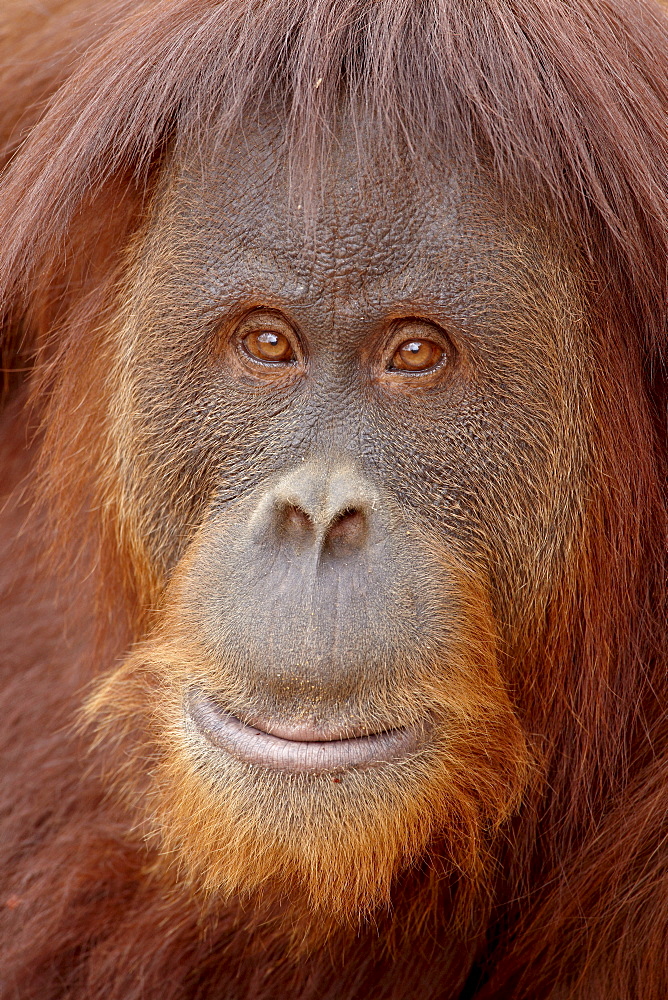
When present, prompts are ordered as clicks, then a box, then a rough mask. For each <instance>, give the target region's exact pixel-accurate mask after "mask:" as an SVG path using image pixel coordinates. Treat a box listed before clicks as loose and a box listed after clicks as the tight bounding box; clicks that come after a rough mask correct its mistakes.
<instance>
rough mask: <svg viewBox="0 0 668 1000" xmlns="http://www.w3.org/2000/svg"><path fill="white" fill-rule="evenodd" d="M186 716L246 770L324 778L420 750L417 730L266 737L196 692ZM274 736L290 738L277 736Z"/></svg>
mask: <svg viewBox="0 0 668 1000" xmlns="http://www.w3.org/2000/svg"><path fill="white" fill-rule="evenodd" d="M186 713H187V716H188V717H189V719H190V720H191V722H192V724H193V725H194V726H195V729H196V730H197V731H198V733H199V734H200V735H201V736H203V737H204V739H206V740H207V742H208V743H209V744H211V745H212V746H214V747H216V748H217V749H220V750H224V751H226V752H227V753H228V754H229V755H230V756H232V757H235V758H236V759H237V760H240V761H243V762H245V763H248V764H255V765H256V766H259V767H265V768H269V769H271V770H274V771H288V772H290V773H293V774H324V773H327V772H331V771H334V772H337V771H346V770H349V769H352V768H355V769H361V768H367V767H373V766H374V765H378V764H387V763H390V762H392V761H398V760H402V759H403V758H405V757H407V756H409V755H410V754H412V753H415V751H416V750H418V749H419V746H420V743H421V742H422V739H421V737H422V736H423V733H422V727H420V726H417V725H414V726H403V727H400V728H397V729H387V730H384V731H383V732H378V733H369V734H367V735H360V736H352V737H350V736H346V737H343V738H337V737H336V735H332V736H331V737H330V736H329V735H328V736H327V737H326V738H318V737H317V734H316V732H315V730H314V729H313V727H309V726H301V727H300V726H290V727H285V726H284V727H278V726H272V727H271V728H272V729H274V732H267V731H265V730H264V729H259V728H257V727H256V726H250V725H247V724H246V723H245V722H242V721H241V719H238V718H237V717H236V716H234V715H232V714H231V713H230V712H226V711H225V710H224V709H222V708H221V707H220V706H219V705H217V704H216V702H215V701H214V700H213V698H211V697H209V696H208V695H206V694H204V693H203V692H202V691H199V690H192V691H190V692H189V694H188V697H187V699H186ZM276 730H279V731H282V732H286V731H288V732H289V733H290V736H289V737H288V738H286V737H285V736H282V735H276ZM314 737H315V738H314Z"/></svg>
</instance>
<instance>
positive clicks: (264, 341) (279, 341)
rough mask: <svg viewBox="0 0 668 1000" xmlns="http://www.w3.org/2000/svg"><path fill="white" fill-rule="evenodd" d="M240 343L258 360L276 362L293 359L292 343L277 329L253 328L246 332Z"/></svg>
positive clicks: (283, 362) (282, 362) (286, 361)
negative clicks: (250, 331)
mask: <svg viewBox="0 0 668 1000" xmlns="http://www.w3.org/2000/svg"><path fill="white" fill-rule="evenodd" d="M242 343H243V345H244V348H245V350H246V352H247V353H248V354H250V356H251V357H252V358H257V360H258V361H269V362H272V361H273V362H275V363H278V364H289V363H290V362H291V361H294V351H293V350H292V345H291V344H290V341H289V340H288V338H287V337H286V336H285V334H284V333H281V332H280V331H279V330H253V331H252V333H248V334H246V336H245V337H244V338H243V340H242Z"/></svg>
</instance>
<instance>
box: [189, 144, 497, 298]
mask: <svg viewBox="0 0 668 1000" xmlns="http://www.w3.org/2000/svg"><path fill="white" fill-rule="evenodd" d="M175 167H176V174H177V177H176V180H175V186H174V188H173V189H172V190H173V193H174V195H175V196H176V201H177V203H178V205H179V209H178V216H179V222H180V224H181V225H183V226H184V227H185V228H192V227H195V228H196V229H197V231H198V233H199V235H200V237H202V236H204V237H205V239H207V240H213V241H214V244H215V245H216V246H217V247H218V249H219V251H222V250H224V244H226V245H229V246H232V247H233V248H234V251H235V253H236V254H241V255H244V256H249V257H256V255H257V254H258V253H261V254H262V255H264V256H271V257H274V258H275V259H276V261H277V262H279V263H280V266H281V268H282V269H284V270H286V271H290V272H292V273H293V274H294V275H295V277H297V276H300V277H302V278H304V279H306V278H308V279H309V280H311V281H312V280H313V279H314V278H315V276H316V275H318V274H319V275H322V277H323V279H324V280H326V281H327V282H328V283H329V285H330V287H331V282H332V281H333V280H339V281H341V282H342V283H344V284H345V283H346V280H347V281H350V282H352V283H354V282H355V281H359V280H360V278H362V277H365V278H366V279H367V280H373V278H374V276H379V275H388V274H391V273H393V272H397V271H403V270H404V269H405V268H406V265H407V264H408V263H409V262H410V261H411V260H413V259H414V258H415V256H416V254H417V255H420V254H422V255H423V259H425V257H426V256H428V251H429V250H431V252H432V253H433V252H434V251H436V252H437V253H438V254H439V256H440V255H442V254H443V253H445V252H447V251H448V249H449V248H451V247H452V245H453V243H454V242H455V241H457V240H460V239H461V236H462V234H463V233H464V232H465V231H466V229H469V230H470V229H471V227H472V226H473V224H474V222H476V221H477V224H478V228H480V229H484V228H485V227H484V221H483V219H482V218H481V213H480V212H478V214H477V216H476V212H475V206H474V202H476V201H478V199H477V198H476V195H475V193H474V192H473V189H470V190H468V191H465V190H464V189H463V185H462V182H461V180H460V178H459V177H458V176H457V175H456V173H455V172H454V171H451V170H448V169H445V170H442V171H440V172H439V175H438V176H434V177H431V178H426V177H424V176H421V177H416V176H415V174H414V173H413V172H412V171H411V167H410V163H406V164H401V163H393V164H392V165H391V166H390V165H389V164H384V163H383V159H382V150H381V151H379V156H378V160H377V163H376V164H375V165H371V164H369V163H368V162H363V161H361V159H360V156H359V155H358V153H357V149H356V145H355V142H354V139H353V138H352V137H346V136H343V137H341V139H339V140H337V141H336V142H332V145H331V148H330V151H329V156H328V159H327V162H326V163H325V165H324V166H323V168H322V170H321V171H320V173H319V174H318V177H317V181H316V190H315V191H313V192H312V193H311V197H310V199H309V196H308V195H306V197H305V196H304V194H303V190H302V182H301V179H300V178H299V177H297V178H295V177H291V176H290V168H289V166H288V163H287V157H286V155H285V150H284V147H283V144H282V141H281V136H280V134H279V133H277V132H276V130H274V129H265V130H261V129H259V128H255V129H253V130H248V131H246V132H245V134H244V135H243V136H240V137H239V138H238V139H237V141H236V142H235V143H234V144H233V145H232V146H231V147H228V148H226V149H224V150H220V149H216V146H215V143H210V144H209V145H208V146H207V144H203V145H202V146H200V147H198V149H197V150H196V151H192V150H191V151H190V152H189V153H187V154H186V155H185V156H183V158H182V159H181V161H180V162H178V163H177V164H175ZM485 214H486V215H487V216H488V217H489V218H488V225H487V229H488V231H489V230H490V229H491V223H492V216H491V215H490V213H489V212H488V211H487V212H485ZM489 234H490V236H491V232H490V233H489ZM497 235H500V234H497Z"/></svg>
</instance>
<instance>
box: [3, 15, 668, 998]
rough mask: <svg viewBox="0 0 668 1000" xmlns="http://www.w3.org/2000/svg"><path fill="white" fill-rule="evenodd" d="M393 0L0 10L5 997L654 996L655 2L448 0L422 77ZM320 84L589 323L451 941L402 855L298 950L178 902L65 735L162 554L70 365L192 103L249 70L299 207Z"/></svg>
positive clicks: (663, 667)
mask: <svg viewBox="0 0 668 1000" xmlns="http://www.w3.org/2000/svg"><path fill="white" fill-rule="evenodd" d="M414 6H415V5H414V4H413V3H412V2H410V0H394V2H392V0H381V2H379V3H377V4H369V3H366V2H362V0H347V2H345V3H341V4H333V3H331V2H326V0H311V2H306V0H304V2H303V3H295V2H294V0H290V2H289V0H285V2H278V0H272V2H269V0H268V2H265V3H259V4H257V5H256V7H255V8H254V13H252V14H250V15H248V19H244V16H242V13H241V8H240V6H239V7H238V6H237V5H235V4H233V3H224V4H221V5H218V6H217V5H216V4H214V3H212V2H201V0H174V2H162V3H160V2H156V0H150V2H143V3H135V2H133V3H128V2H124V0H109V2H106V3H103V2H100V3H95V4H92V5H91V4H89V3H86V2H84V0H61V2H57V0H50V2H49V3H47V4H44V5H42V4H35V5H32V4H30V3H23V2H19V3H10V4H9V5H8V6H7V7H6V9H5V10H4V11H3V13H2V14H0V25H2V28H3V35H2V38H1V39H0V46H1V48H0V51H1V52H2V67H3V68H2V69H1V70H0V94H1V95H2V101H1V102H0V103H1V104H2V110H1V111H0V135H1V137H2V142H3V148H4V151H5V154H4V155H5V158H6V160H7V161H8V164H7V167H6V173H5V175H4V177H3V181H2V189H1V201H0V232H2V233H3V238H2V245H1V246H0V275H1V276H2V277H1V282H2V284H1V288H2V305H3V312H4V316H5V330H6V333H5V334H4V335H3V338H4V339H3V357H4V365H3V370H4V372H5V382H6V398H7V402H6V405H5V409H4V411H3V414H2V418H1V420H2V423H1V425H0V448H1V455H2V469H3V473H2V477H3V481H2V489H3V493H4V494H5V495H6V500H3V507H2V514H1V519H2V520H1V522H0V523H1V530H2V535H3V538H4V539H5V541H6V543H7V553H6V558H5V560H4V565H3V568H2V575H1V577H0V585H1V588H2V589H1V591H0V608H2V628H1V634H2V645H3V653H2V656H3V659H2V671H3V693H2V718H3V727H2V728H3V737H2V740H3V756H2V777H1V778H0V782H1V785H0V816H1V822H2V833H1V842H0V872H1V873H2V874H1V875H0V892H2V894H3V895H2V897H1V898H0V907H2V910H1V912H0V927H1V928H2V930H1V934H2V938H1V940H2V955H1V958H0V994H1V995H2V996H3V997H4V996H7V997H16V998H28V997H34V998H40V1000H50V998H53V1000H55V998H64V997H73V998H74V997H76V998H82V1000H83V998H87V1000H98V998H99V1000H102V998H104V1000H114V998H117V1000H140V998H145V1000H153V998H158V997H159V998H161V1000H177V998H185V997H189V998H190V997H192V998H196V997H201V998H207V1000H213V998H216V997H219V998H221V1000H223V998H225V1000H227V998H234V997H239V998H242V997H243V998H249V1000H250V998H254V1000H255V998H256V1000H271V998H278V997H286V996H290V997H295V998H302V1000H307V998H308V1000H311V998H313V1000H314V998H316V997H318V998H330V1000H352V998H356V997H379V998H380V997H388V998H389V997H393V998H408V997H412V996H415V997H420V998H423V1000H427V998H429V997H434V998H435V997H453V998H455V997H459V996H462V997H463V996H471V997H472V996H475V997H476V1000H483V998H489V1000H491V998H497V1000H500V998H505V997H511V996H512V997H518V998H519V997H526V998H527V1000H529V998H531V1000H538V998H541V997H544V998H547V997H552V998H553V1000H562V998H564V997H569V998H573V1000H575V998H578V1000H585V998H592V997H595V998H597V1000H631V998H635V997H642V998H643V1000H663V998H664V997H665V996H667V995H668V959H667V958H666V942H667V940H668V870H667V868H668V846H667V844H666V835H667V832H668V831H667V827H666V816H667V815H668V750H667V747H668V722H667V721H666V704H668V648H667V642H666V612H667V610H668V609H667V606H666V569H667V566H666V542H667V540H668V533H667V531H666V508H665V472H666V412H665V408H666V399H667V394H666V384H665V363H666V351H667V349H668V341H667V333H668V330H667V323H666V317H667V308H666V304H667V302H668V266H667V264H666V262H667V261H668V182H667V180H666V178H667V177H668V128H666V113H667V111H668V25H667V23H666V19H665V17H664V16H663V15H662V14H661V13H660V11H659V9H658V8H657V7H655V6H654V5H653V4H652V3H650V2H644V0H633V2H628V3H623V2H621V0H597V2H593V0H572V2H566V0H521V2H520V0H517V2H512V0H489V2H481V3H480V4H470V3H467V2H465V0H457V2H455V0H452V2H445V0H443V2H442V3H440V4H434V10H437V11H438V15H437V16H436V15H435V21H436V22H437V23H438V25H440V34H437V36H436V34H433V35H432V37H435V41H434V45H435V50H436V51H438V53H439V58H440V60H441V61H440V62H439V63H438V65H439V66H440V72H441V74H442V75H441V77H440V78H435V77H434V75H433V72H432V71H433V65H434V64H433V62H430V61H429V60H428V59H423V58H422V55H421V54H422V53H423V52H424V51H425V46H426V42H425V38H427V37H429V34H428V33H427V34H425V36H424V37H421V36H420V33H419V31H418V30H417V29H416V31H415V37H413V36H412V35H411V32H410V30H409V29H408V27H407V26H408V25H410V24H411V23H412V21H411V16H410V15H411V9H412V8H414ZM244 10H245V7H244ZM360 24H361V25H362V28H361V29H360ZM367 24H368V25H369V28H368V36H364V37H363V41H361V42H359V44H358V46H357V48H355V44H354V42H353V41H351V39H353V38H354V37H355V35H354V33H355V31H356V30H358V29H359V30H362V32H363V31H364V30H365V25H367ZM425 31H426V29H425ZM362 50H364V54H365V56H366V59H367V61H366V63H364V64H363V60H362V56H360V57H359V60H358V62H357V63H356V62H355V58H353V56H351V53H354V52H360V51H362ZM230 51H232V52H233V56H232V57H231V56H230V55H229V53H230ZM397 52H398V53H399V55H397V54H396V53H397ZM279 54H282V56H283V62H282V63H280V65H279ZM611 67H612V69H611ZM407 68H408V69H407ZM408 70H409V71H410V72H408ZM430 74H431V75H430ZM318 80H321V81H322V82H321V83H319V84H318V86H315V83H316V81H318ZM342 82H343V83H344V84H345V86H346V87H348V97H349V98H350V92H351V91H352V92H353V94H357V96H359V98H360V99H359V101H356V100H353V99H352V98H351V99H350V103H349V106H347V107H346V109H345V113H346V114H348V115H350V116H352V120H353V122H354V124H355V126H356V127H357V130H358V134H359V137H360V147H361V149H362V153H363V155H364V156H367V157H368V158H373V156H374V155H375V152H376V151H375V149H374V145H373V143H374V139H373V137H374V135H375V134H377V133H375V132H374V130H373V129H372V128H370V129H368V130H365V127H364V125H365V122H368V121H370V120H372V119H374V116H375V120H376V123H377V122H382V123H383V128H384V129H385V132H386V142H387V148H386V149H384V150H383V156H389V157H390V159H391V158H392V157H393V156H394V157H396V158H397V159H399V158H400V157H401V155H402V150H403V151H405V149H406V146H407V147H408V149H409V150H410V151H411V155H412V156H413V157H414V159H415V164H416V169H418V170H419V169H420V168H421V165H425V166H426V165H427V164H428V163H434V162H435V163H438V162H439V160H441V159H447V158H450V159H451V160H455V161H460V162H470V161H471V159H472V158H473V159H474V160H475V161H476V162H478V163H480V164H481V166H482V168H483V169H489V168H491V169H492V171H493V172H494V173H495V175H496V176H497V177H498V179H499V181H500V185H501V188H502V190H504V192H505V193H506V195H507V196H508V197H509V198H510V199H511V200H512V199H513V198H516V199H517V202H518V203H521V204H522V205H524V206H526V205H527V204H528V206H529V208H530V209H531V211H532V214H533V217H534V218H536V219H538V220H539V222H540V223H541V225H542V226H543V228H544V229H545V230H546V231H547V232H549V233H553V234H554V239H555V240H556V239H559V238H560V237H559V236H558V235H557V234H560V233H567V234H569V241H570V242H571V243H572V245H573V246H574V248H575V252H576V253H577V255H578V259H579V262H580V265H581V267H582V269H583V273H585V274H586V288H587V290H588V296H589V306H590V309H591V311H592V314H593V315H594V316H595V318H596V322H595V324H594V327H595V331H596V336H595V344H594V356H595V358H596V361H597V365H598V369H597V378H596V379H595V380H594V386H593V389H592V400H591V404H592V405H591V409H592V412H594V413H596V414H597V415H598V417H597V419H598V423H597V426H596V428H595V431H594V439H595V440H596V442H597V448H598V452H597V454H598V455H599V457H600V469H601V472H600V482H601V483H603V484H604V485H603V486H602V487H601V489H600V492H599V493H598V494H597V495H595V496H593V497H592V498H591V504H592V507H591V510H592V514H591V518H590V521H589V524H588V530H587V533H586V536H585V543H584V544H583V547H582V551H580V552H578V553H577V554H576V555H575V556H574V557H573V559H572V561H571V563H569V566H568V571H567V572H565V573H564V577H563V580H562V581H561V585H560V590H559V593H558V594H556V595H555V596H554V597H553V599H552V601H551V603H550V605H549V607H547V608H544V607H542V606H541V604H540V600H539V599H538V598H537V599H536V604H535V608H534V615H533V619H532V620H531V621H529V622H526V623H523V629H524V631H523V636H522V645H521V647H519V652H518V653H517V656H518V657H519V658H520V659H521V661H522V664H523V671H524V675H525V676H526V677H528V678H529V681H528V682H527V683H526V686H525V689H524V690H522V691H521V692H519V693H518V700H519V701H521V712H522V719H523V723H524V725H525V728H526V730H527V731H528V732H530V733H531V734H532V736H535V742H536V746H535V753H536V756H537V757H539V758H540V760H541V768H542V771H541V778H540V780H539V779H538V778H536V780H535V781H534V782H529V783H528V790H527V792H526V799H525V802H524V805H523V808H522V809H521V810H520V811H519V813H518V814H517V815H516V816H515V817H514V818H513V819H512V820H511V821H510V822H509V823H508V824H507V826H506V827H505V829H504V832H503V839H502V842H501V843H500V845H498V846H497V864H496V867H495V868H494V869H493V874H492V876H490V875H489V873H488V874H487V876H486V877H485V878H484V879H483V877H482V876H481V877H480V880H479V881H476V871H477V869H476V866H475V864H472V865H471V866H470V873H469V879H470V880H471V881H470V884H469V885H468V886H467V888H468V892H466V894H465V898H466V901H467V907H468V909H467V911H466V912H464V911H463V909H462V907H461V906H460V911H461V912H459V916H458V922H457V925H456V927H455V928H454V929H452V928H450V930H449V931H448V934H447V935H446V934H445V933H444V928H445V927H446V926H447V925H448V921H447V918H446V916H445V915H444V914H445V913H446V910H447V904H448V893H449V892H450V888H449V883H448V882H447V880H444V885H447V886H448V888H446V889H441V888H440V887H439V885H438V881H437V879H435V878H434V877H433V873H430V872H427V871H426V870H422V869H420V867H419V866H418V867H417V868H415V869H411V870H409V871H408V873H407V874H405V875H403V876H401V878H400V880H399V884H398V885H397V886H396V890H395V894H394V907H395V912H396V913H397V914H400V915H401V919H402V922H403V923H404V924H405V926H403V927H401V928H397V927H396V921H395V922H393V920H392V918H391V916H389V915H387V914H381V915H379V916H378V919H377V923H376V925H375V926H372V927H370V928H369V927H365V928H363V929H362V930H361V931H360V934H359V936H358V937H357V938H356V939H355V938H352V939H351V937H350V936H349V935H345V934H342V935H341V936H340V938H339V937H338V936H337V934H334V935H333V936H332V938H331V940H330V941H329V943H328V945H327V946H324V947H323V948H322V949H321V950H319V951H318V952H317V953H316V954H313V955H310V956H309V957H308V958H304V957H301V958H300V959H299V960H298V961H297V962H296V963H294V962H292V961H286V960H285V936H284V928H283V927H282V924H281V922H280V921H276V923H272V922H271V920H268V919H267V915H266V913H265V914H263V915H262V916H257V917H256V916H253V914H252V912H251V911H250V910H249V909H247V908H244V904H243V903H239V904H236V903H234V904H227V905H226V906H225V907H224V908H218V907H216V906H215V903H207V904H203V903H202V902H201V900H199V899H198V898H197V897H196V896H192V895H191V894H190V893H189V892H188V891H186V889H185V888H183V887H182V886H181V884H180V881H179V872H178V870H176V869H174V870H168V873H167V874H165V870H164V868H162V867H160V865H158V864H157V863H156V861H155V853H154V848H153V845H152V843H151V842H150V841H149V842H148V843H145V842H144V840H143V839H142V835H141V832H140V830H139V829H138V828H137V826H136V823H137V815H136V813H135V812H134V811H133V804H132V802H127V801H125V800H120V801H119V800H118V799H116V798H113V797H109V796H108V795H107V792H106V789H107V786H108V785H109V786H111V785H113V784H114V777H115V775H116V773H117V772H118V770H119V768H121V770H122V765H123V759H122V757H121V758H120V759H119V755H122V754H123V753H124V749H123V744H121V745H120V748H119V747H116V748H115V749H109V748H108V747H106V746H105V745H104V743H103V744H101V745H100V746H97V747H95V748H94V749H93V750H92V751H91V749H90V745H91V743H92V742H93V741H92V739H91V736H90V733H87V734H86V733H84V734H83V735H82V733H81V731H80V730H77V729H76V726H75V723H76V720H78V719H79V718H80V710H81V706H82V704H83V701H84V699H85V697H86V695H87V693H88V691H89V686H90V684H91V682H92V681H93V679H94V678H95V677H97V676H98V675H100V674H101V673H103V672H104V671H105V670H107V669H108V668H110V667H111V666H113V665H114V663H115V662H116V660H117V659H118V658H119V657H120V656H122V655H124V654H125V653H126V651H127V649H128V647H129V646H130V645H131V643H132V642H133V641H134V640H136V639H138V638H140V637H141V636H142V635H143V634H144V633H145V631H146V627H147V613H146V610H145V609H146V608H148V607H151V606H154V605H155V604H156V603H157V601H158V600H159V594H160V592H161V587H162V585H163V583H164V579H165V574H166V573H167V568H166V567H164V566H160V565H155V564H153V563H151V562H150V561H149V560H148V559H147V557H146V555H145V553H144V552H143V551H141V550H140V549H139V548H138V546H137V545H136V544H135V540H134V539H133V538H131V537H128V536H123V537H120V536H119V533H118V531H117V529H116V528H115V521H114V517H115V508H114V506H113V505H114V500H115V498H114V496H113V485H112V483H111V479H109V481H107V480H106V479H105V468H104V454H103V450H102V445H101V444H100V442H99V437H100V435H99V427H100V422H101V421H102V419H103V418H102V413H103V411H104V407H105V405H106V403H107V401H106V400H102V399H98V398H90V393H89V392H88V391H87V390H88V386H89V384H95V383H94V378H93V375H94V372H95V367H96V365H100V364H103V363H104V359H105V350H108V346H107V342H106V341H105V338H104V331H105V329H106V328H107V327H108V326H109V325H110V324H111V323H113V317H114V315H115V311H116V310H117V309H118V308H119V304H118V291H117V289H118V287H119V282H120V279H121V277H122V274H123V269H124V267H126V265H127V261H128V259H129V257H130V248H131V247H132V245H133V239H134V238H135V236H136V234H137V233H140V232H141V226H142V222H143V219H144V214H143V213H144V208H145V205H146V204H147V203H148V199H149V198H150V194H151V192H152V190H153V188H154V184H155V182H156V179H157V178H158V177H159V176H160V167H161V163H162V157H163V155H164V152H165V149H166V148H167V147H168V146H169V145H170V144H174V143H176V144H178V143H184V144H185V143H186V142H187V141H190V140H192V139H193V138H196V137H197V135H198V130H203V129H204V128H206V127H210V128H212V129H215V130H217V131H216V133H215V134H216V136H217V141H219V142H220V143H221V146H222V145H223V144H224V142H225V140H226V139H227V138H229V137H230V136H232V135H233V134H234V130H235V128H236V127H237V126H238V123H239V121H240V120H241V119H242V118H243V117H245V116H253V114H254V113H255V112H256V110H257V108H258V107H259V105H260V103H261V101H262V100H263V99H265V98H266V97H267V94H268V93H269V96H270V98H271V100H273V101H276V102H278V103H279V106H283V104H284V105H285V115H286V119H287V124H286V134H287V137H288V141H289V153H288V155H289V157H290V162H291V169H292V170H293V173H294V176H295V178H297V183H298V184H299V185H301V189H302V190H303V191H304V192H305V195H306V197H310V198H311V199H312V201H313V202H317V200H318V197H319V195H318V191H319V186H318V185H319V180H320V177H321V173H320V170H321V166H322V159H323V155H324V151H325V149H326V138H327V134H328V126H331V125H332V123H333V122H335V121H336V119H337V116H338V115H339V114H340V113H342V112H340V104H341V96H342V90H341V86H342ZM265 88H267V92H265ZM202 108H206V109H207V110H206V113H204V112H202V111H201V109H202ZM499 108H503V109H504V110H503V114H498V109H499ZM323 123H324V125H323ZM120 287H122V285H120ZM89 376H90V377H89ZM44 501H46V502H44ZM54 512H55V516H54ZM513 694H514V692H513ZM110 776H114V777H110ZM477 860H480V868H481V869H482V867H484V866H483V864H482V859H477ZM436 874H437V875H438V874H439V873H438V872H437V873H436ZM170 879H171V882H170ZM263 920H266V921H267V922H266V923H265V924H263V923H262V921H263ZM464 990H465V992H462V991H464Z"/></svg>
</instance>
